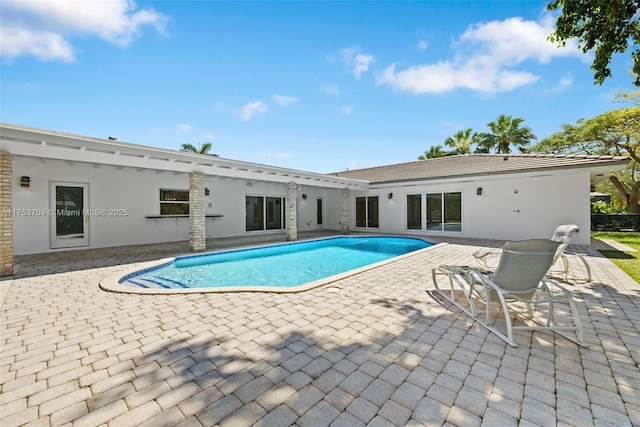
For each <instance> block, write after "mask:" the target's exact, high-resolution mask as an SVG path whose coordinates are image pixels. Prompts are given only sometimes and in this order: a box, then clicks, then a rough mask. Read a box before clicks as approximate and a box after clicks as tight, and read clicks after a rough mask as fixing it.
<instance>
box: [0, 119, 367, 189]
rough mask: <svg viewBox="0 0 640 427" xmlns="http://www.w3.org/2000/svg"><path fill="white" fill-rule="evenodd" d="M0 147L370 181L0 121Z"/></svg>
mask: <svg viewBox="0 0 640 427" xmlns="http://www.w3.org/2000/svg"><path fill="white" fill-rule="evenodd" d="M0 151H7V152H9V153H11V154H12V155H14V156H24V157H34V158H40V159H53V160H64V161H70V162H85V163H93V164H100V165H113V166H118V167H132V168H138V169H152V170H158V171H170V172H177V173H190V172H201V173H204V174H206V175H211V176H218V177H226V178H237V179H246V180H253V181H265V182H277V183H288V182H295V183H296V184H299V185H309V186H315V187H322V188H353V189H364V188H367V187H368V182H366V181H363V180H357V179H350V178H341V177H336V176H333V175H325V174H319V173H313V172H304V171H299V170H295V169H287V168H280V167H275V166H268V165H262V164H257V163H249V162H243V161H238V160H231V159H225V158H222V157H218V156H208V155H203V154H193V153H186V152H182V151H176V150H167V149H160V148H154V147H148V146H144V145H136V144H130V143H124V142H116V141H111V140H107V139H100V138H91V137H86V136H80V135H73V134H66V133H60V132H54V131H49V130H43V129H35V128H28V127H24V126H18V125H11V124H5V123H1V124H0Z"/></svg>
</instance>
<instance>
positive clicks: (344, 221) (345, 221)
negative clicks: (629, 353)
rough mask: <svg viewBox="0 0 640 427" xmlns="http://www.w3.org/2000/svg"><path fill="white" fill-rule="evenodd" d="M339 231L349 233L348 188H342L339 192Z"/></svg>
mask: <svg viewBox="0 0 640 427" xmlns="http://www.w3.org/2000/svg"><path fill="white" fill-rule="evenodd" d="M340 207H341V210H340V233H342V234H349V219H350V218H349V217H350V215H349V214H350V210H349V189H348V188H343V189H342V192H341V194H340Z"/></svg>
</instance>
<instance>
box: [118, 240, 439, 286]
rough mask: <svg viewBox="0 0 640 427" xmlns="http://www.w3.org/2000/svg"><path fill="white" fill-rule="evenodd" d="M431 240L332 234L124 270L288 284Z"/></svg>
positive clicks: (170, 278)
mask: <svg viewBox="0 0 640 427" xmlns="http://www.w3.org/2000/svg"><path fill="white" fill-rule="evenodd" d="M429 246H432V244H431V243H428V242H425V241H424V240H421V239H414V238H405V237H334V238H330V239H323V240H314V241H310V242H299V243H288V244H281V245H274V246H264V247H259V248H250V249H241V250H232V251H226V252H217V253H212V254H203V255H194V256H186V257H179V258H176V259H175V260H174V261H173V262H170V263H168V264H164V265H161V266H158V267H155V268H152V269H149V270H144V271H140V272H137V273H133V274H129V275H128V276H125V277H123V278H122V279H120V281H119V283H121V284H125V285H133V286H138V287H142V288H168V289H171V288H211V287H225V286H278V287H293V286H298V285H301V284H304V283H308V282H313V281H315V280H319V279H322V278H325V277H329V276H333V275H335V274H339V273H343V272H345V271H349V270H353V269H356V268H359V267H363V266H365V265H369V264H373V263H376V262H379V261H383V260H386V259H389V258H393V257H396V256H399V255H403V254H406V253H409V252H413V251H416V250H419V249H423V248H426V247H429Z"/></svg>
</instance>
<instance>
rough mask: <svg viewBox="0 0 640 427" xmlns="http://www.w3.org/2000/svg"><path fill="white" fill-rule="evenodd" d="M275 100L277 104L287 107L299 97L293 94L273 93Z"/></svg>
mask: <svg viewBox="0 0 640 427" xmlns="http://www.w3.org/2000/svg"><path fill="white" fill-rule="evenodd" d="M273 100H274V101H275V102H276V104H278V105H282V106H283V107H286V106H288V105H291V104H293V103H295V102H297V101H298V99H297V98H295V97H293V96H288V95H278V94H275V95H273Z"/></svg>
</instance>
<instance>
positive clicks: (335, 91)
mask: <svg viewBox="0 0 640 427" xmlns="http://www.w3.org/2000/svg"><path fill="white" fill-rule="evenodd" d="M320 91H321V92H322V93H324V94H326V95H332V96H340V95H341V92H340V88H339V87H338V85H335V84H325V85H322V87H321V88H320Z"/></svg>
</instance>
